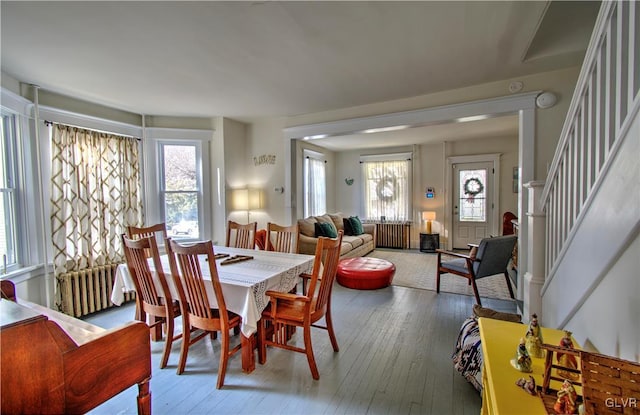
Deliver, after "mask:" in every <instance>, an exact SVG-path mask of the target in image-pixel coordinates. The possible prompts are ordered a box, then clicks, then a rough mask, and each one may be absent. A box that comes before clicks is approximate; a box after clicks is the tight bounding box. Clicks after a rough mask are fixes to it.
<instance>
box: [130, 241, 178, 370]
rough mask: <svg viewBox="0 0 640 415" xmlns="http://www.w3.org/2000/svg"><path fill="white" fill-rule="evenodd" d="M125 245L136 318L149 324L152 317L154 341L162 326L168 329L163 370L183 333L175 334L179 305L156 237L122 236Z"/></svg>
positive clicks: (150, 326)
mask: <svg viewBox="0 0 640 415" xmlns="http://www.w3.org/2000/svg"><path fill="white" fill-rule="evenodd" d="M122 246H123V247H124V254H125V258H126V261H127V267H128V268H129V273H130V274H131V276H132V277H133V282H134V285H135V287H136V303H137V304H136V306H137V310H138V311H137V312H136V318H137V319H138V320H139V321H142V322H144V323H147V315H149V322H148V323H147V324H148V325H149V328H150V329H151V330H155V332H153V334H154V335H153V337H154V339H155V338H156V337H158V338H159V337H160V336H161V331H160V328H161V327H162V325H164V326H165V329H166V336H165V337H166V338H165V343H164V352H163V354H162V360H161V362H160V368H161V369H163V368H165V367H166V366H167V362H168V360H169V354H170V353H171V346H172V344H173V341H174V340H177V339H179V338H180V337H181V336H182V334H177V335H174V334H173V332H174V327H175V324H174V323H175V318H176V317H178V316H180V313H181V311H180V305H179V304H178V302H177V301H176V300H174V299H173V298H172V296H171V291H170V290H169V285H168V283H167V279H166V275H165V273H164V271H163V269H162V263H161V261H160V254H159V252H158V246H157V245H156V238H155V236H153V235H152V236H147V237H143V238H140V239H130V238H128V237H127V236H125V235H124V234H123V235H122ZM147 252H151V258H153V267H154V271H151V268H150V267H149V262H148V259H147ZM154 274H156V276H157V278H156V279H157V281H158V282H159V283H160V288H161V289H162V291H161V292H160V291H159V290H158V287H157V285H156V283H155V281H154Z"/></svg>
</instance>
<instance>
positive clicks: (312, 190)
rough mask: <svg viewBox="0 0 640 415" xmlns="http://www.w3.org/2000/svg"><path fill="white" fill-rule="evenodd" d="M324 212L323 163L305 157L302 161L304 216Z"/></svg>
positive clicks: (325, 202) (324, 184) (324, 181)
mask: <svg viewBox="0 0 640 415" xmlns="http://www.w3.org/2000/svg"><path fill="white" fill-rule="evenodd" d="M326 212H327V190H326V179H325V162H324V160H321V159H317V158H313V157H309V156H307V157H306V158H305V159H304V216H305V217H307V216H318V215H323V214H325V213H326Z"/></svg>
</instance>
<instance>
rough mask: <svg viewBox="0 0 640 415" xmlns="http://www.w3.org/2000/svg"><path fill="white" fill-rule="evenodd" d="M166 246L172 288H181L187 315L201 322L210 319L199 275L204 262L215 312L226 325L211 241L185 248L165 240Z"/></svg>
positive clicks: (203, 284) (225, 315) (204, 290)
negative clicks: (213, 298)
mask: <svg viewBox="0 0 640 415" xmlns="http://www.w3.org/2000/svg"><path fill="white" fill-rule="evenodd" d="M167 246H168V247H169V248H168V251H169V252H168V254H169V261H170V264H172V265H171V274H172V275H173V278H174V281H175V284H176V286H178V285H179V286H181V287H182V292H181V295H184V299H185V301H186V302H187V304H188V306H189V314H191V315H193V316H196V317H198V318H202V319H211V318H214V315H213V312H212V310H211V305H210V302H209V295H208V294H207V290H206V286H205V283H204V278H203V274H202V268H201V263H202V262H201V260H203V259H204V260H205V262H207V266H208V267H209V273H210V275H211V283H212V285H213V294H214V295H215V298H216V301H217V303H218V307H217V308H218V309H219V310H220V319H221V320H224V321H225V322H226V321H227V307H226V304H225V301H224V296H223V294H222V286H221V285H220V278H219V277H218V268H217V266H216V260H215V255H214V252H213V244H212V243H211V241H206V242H198V243H194V244H190V245H188V246H185V245H180V244H178V243H177V242H176V241H172V240H169V242H168V244H167ZM176 263H177V265H178V266H179V269H178V267H177V266H176ZM179 292H180V290H179ZM215 318H217V316H215ZM222 325H223V326H226V325H227V324H226V323H223V324H222Z"/></svg>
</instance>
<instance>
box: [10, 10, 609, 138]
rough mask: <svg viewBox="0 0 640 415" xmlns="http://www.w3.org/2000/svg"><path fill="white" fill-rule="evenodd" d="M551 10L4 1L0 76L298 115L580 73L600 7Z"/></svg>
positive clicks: (124, 101) (196, 112)
mask: <svg viewBox="0 0 640 415" xmlns="http://www.w3.org/2000/svg"><path fill="white" fill-rule="evenodd" d="M548 4H549V3H547V2H544V1H495V2H487V1H468V2H467V1H453V2H451V1H448V2H435V1H429V2H423V1H413V2H389V1H380V2H363V1H355V2H340V1H331V2H313V1H309V2H277V1H267V2H242V1H233V2H211V1H199V2H169V1H142V2H134V1H130V2H97V1H87V2H81V1H79V2H56V1H46V2H31V1H18V2H12V1H4V0H3V1H2V2H0V7H1V10H0V11H1V18H2V26H1V35H2V37H1V42H2V44H1V46H2V48H1V63H2V71H3V72H4V73H6V74H8V75H10V76H12V77H14V78H16V79H18V80H19V81H21V82H24V83H31V84H36V85H39V86H40V87H41V88H43V89H46V90H49V91H52V92H55V93H58V94H62V95H69V96H74V97H77V98H79V99H82V100H87V101H90V102H95V103H99V104H103V105H106V106H110V107H115V108H118V109H122V110H126V111H130V112H134V113H140V114H151V115H171V116H184V117H190V116H193V117H212V116H225V117H230V118H236V119H240V120H249V119H252V118H255V117H271V116H292V115H299V114H306V113H313V112H319V111H327V110H334V109H339V108H347V107H352V106H358V105H365V104H370V103H374V102H382V101H388V100H395V99H402V98H407V97H412V96H417V95H423V94H428V93H433V92H437V91H444V90H449V89H454V88H460V87H464V86H470V85H475V84H480V83H485V82H490V81H496V80H500V79H508V78H516V77H518V76H523V75H526V74H531V73H535V72H541V71H547V70H553V69H559V68H563V67H568V66H572V65H578V64H580V63H581V60H582V57H583V55H584V50H585V49H586V45H587V42H588V39H589V34H590V32H591V29H592V27H593V22H594V19H595V15H596V14H597V9H598V6H599V3H597V2H553V3H551V6H549V7H548ZM539 28H540V30H538V29H539ZM504 121H505V120H500V119H491V120H488V121H486V122H484V123H481V124H478V125H482V126H487V128H493V129H494V130H495V129H498V128H504V125H503V126H502V127H499V126H496V125H494V124H493V123H495V122H498V123H500V122H502V124H504ZM468 124H471V123H468ZM448 126H449V127H451V126H453V127H455V128H462V129H463V130H464V129H465V128H469V127H471V126H470V125H465V126H463V125H455V124H451V125H448ZM433 128H436V129H444V128H445V127H443V126H437V127H433ZM478 128H480V127H477V126H476V131H478ZM510 128H512V127H510ZM417 131H418V130H417V129H411V130H407V131H405V132H404V133H405V134H413V135H415V134H414V133H416V132H417ZM434 131H435V130H434ZM463 134H466V132H465V131H461V130H458V131H456V132H455V134H454V135H456V136H458V135H463ZM422 135H424V134H422ZM435 135H443V136H444V135H448V134H445V133H444V132H442V131H439V132H434V136H435ZM449 135H450V134H449Z"/></svg>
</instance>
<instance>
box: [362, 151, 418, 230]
mask: <svg viewBox="0 0 640 415" xmlns="http://www.w3.org/2000/svg"><path fill="white" fill-rule="evenodd" d="M361 163H362V177H363V178H364V180H363V184H364V208H365V212H364V217H365V219H368V220H376V221H379V220H382V218H383V217H384V220H386V221H408V220H410V219H411V214H410V212H411V209H410V208H411V191H410V189H411V160H408V159H404V160H375V159H374V160H366V159H365V160H363V161H361Z"/></svg>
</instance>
